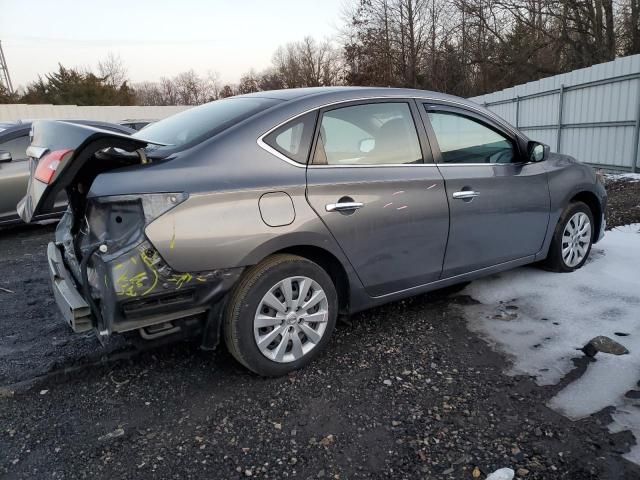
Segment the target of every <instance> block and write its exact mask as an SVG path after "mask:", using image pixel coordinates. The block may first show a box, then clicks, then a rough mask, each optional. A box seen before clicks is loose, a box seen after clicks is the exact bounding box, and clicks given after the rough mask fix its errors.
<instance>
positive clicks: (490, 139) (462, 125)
mask: <svg viewBox="0 0 640 480" xmlns="http://www.w3.org/2000/svg"><path fill="white" fill-rule="evenodd" d="M428 113H429V121H430V122H431V126H432V127H433V130H434V132H435V134H436V140H437V141H438V145H439V146H440V153H441V154H442V162H443V163H513V162H514V161H516V160H515V159H516V155H515V150H514V148H513V143H512V142H511V141H510V140H509V139H508V138H507V137H505V136H504V135H502V134H500V133H498V132H496V131H495V130H492V129H490V128H489V127H486V126H485V125H483V124H481V123H480V122H477V121H475V120H472V119H471V118H469V117H465V116H462V115H458V114H455V113H450V112H428Z"/></svg>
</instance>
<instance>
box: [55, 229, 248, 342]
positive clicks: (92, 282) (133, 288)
mask: <svg viewBox="0 0 640 480" xmlns="http://www.w3.org/2000/svg"><path fill="white" fill-rule="evenodd" d="M63 252H64V249H63V247H62V246H61V245H58V244H56V243H53V242H51V243H49V245H48V247H47V257H48V263H49V274H50V278H51V285H52V288H53V292H54V296H55V299H56V303H57V304H58V308H59V309H60V311H61V313H62V315H63V317H64V319H65V321H66V323H67V324H68V325H69V326H70V327H71V328H72V329H73V331H75V332H86V331H89V330H95V331H96V333H97V334H98V338H103V337H107V336H109V335H110V334H111V333H122V332H127V331H131V330H141V329H146V328H149V327H153V326H155V325H168V324H170V323H171V322H175V321H182V320H185V319H194V318H198V317H202V316H203V314H205V313H206V312H207V311H209V310H210V309H211V307H212V306H214V305H215V304H217V303H218V302H220V301H221V300H222V299H223V298H224V296H225V295H226V294H227V292H228V291H229V290H230V289H231V288H232V287H233V285H234V284H235V283H236V281H237V280H238V278H239V276H240V274H241V273H242V271H243V269H242V268H236V269H227V270H218V271H212V272H199V273H196V272H191V273H189V272H185V273H181V274H179V273H177V272H175V271H173V270H171V269H170V267H168V266H167V265H166V264H164V262H163V261H162V259H160V257H159V255H158V254H157V252H155V250H153V248H152V247H151V246H150V244H148V243H145V244H144V245H139V246H138V248H133V249H131V250H130V251H129V252H127V253H126V254H121V255H118V256H116V258H109V257H108V255H103V254H101V253H99V252H94V253H93V254H91V259H90V261H89V262H88V263H89V264H90V267H89V270H90V273H89V275H88V277H89V291H90V292H91V298H90V299H87V298H86V296H85V295H84V293H85V286H84V284H83V283H82V282H81V281H79V280H78V277H80V278H82V275H75V276H74V274H73V273H72V271H71V270H70V268H69V266H68V265H67V263H66V262H65V256H64V253H63ZM141 252H146V254H147V255H149V257H145V256H144V255H145V254H142V253H141ZM136 258H137V259H138V260H139V261H136ZM76 263H77V262H76ZM202 318H204V317H202ZM178 330H179V328H178Z"/></svg>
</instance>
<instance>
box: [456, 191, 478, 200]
mask: <svg viewBox="0 0 640 480" xmlns="http://www.w3.org/2000/svg"><path fill="white" fill-rule="evenodd" d="M478 195H480V192H474V191H473V190H462V191H461V192H453V198H457V199H460V200H465V199H470V198H475V197H477V196H478Z"/></svg>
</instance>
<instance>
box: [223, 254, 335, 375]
mask: <svg viewBox="0 0 640 480" xmlns="http://www.w3.org/2000/svg"><path fill="white" fill-rule="evenodd" d="M337 308H338V298H337V294H336V289H335V286H334V284H333V282H332V280H331V277H329V275H328V274H327V272H326V271H325V270H323V269H322V268H321V267H320V266H319V265H317V264H316V263H314V262H312V261H310V260H307V259H305V258H302V257H298V256H295V255H284V254H283V255H274V256H272V257H269V258H267V259H266V260H264V261H263V262H261V263H260V264H258V265H256V266H254V267H252V268H251V269H250V270H249V271H247V272H246V274H245V275H244V276H243V278H242V280H241V281H240V282H239V284H238V285H237V286H236V288H235V289H234V290H233V292H232V294H231V297H230V299H229V304H228V306H227V309H226V312H225V318H224V325H223V329H224V335H225V341H226V344H227V348H228V349H229V351H230V352H231V354H232V355H233V356H234V357H235V358H236V360H238V361H239V362H240V363H242V364H243V365H244V366H246V367H247V368H249V369H250V370H252V371H254V372H255V373H258V374H260V375H264V376H277V375H284V374H286V373H288V372H290V371H292V370H297V369H299V368H301V367H303V366H305V365H307V364H308V363H309V362H310V361H311V360H313V359H314V358H315V357H316V356H317V355H318V354H319V353H320V352H321V351H322V350H323V349H324V348H325V346H326V345H327V342H328V341H329V337H330V336H331V333H332V332H333V329H334V327H335V323H336V315H337Z"/></svg>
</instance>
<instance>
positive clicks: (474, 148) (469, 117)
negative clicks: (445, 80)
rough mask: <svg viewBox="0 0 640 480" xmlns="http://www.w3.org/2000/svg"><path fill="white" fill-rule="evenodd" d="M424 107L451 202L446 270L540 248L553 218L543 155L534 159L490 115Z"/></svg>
mask: <svg viewBox="0 0 640 480" xmlns="http://www.w3.org/2000/svg"><path fill="white" fill-rule="evenodd" d="M423 108H426V112H427V115H426V118H425V122H426V123H427V130H428V131H430V135H431V138H432V140H433V141H432V145H433V144H435V145H433V147H434V148H433V150H434V157H435V158H436V162H437V164H438V168H439V169H440V172H441V173H442V176H443V177H444V179H445V184H446V190H447V196H448V199H449V206H450V215H451V224H450V232H449V242H448V245H447V253H446V256H445V261H444V269H443V273H442V276H443V278H447V277H452V276H455V275H459V274H462V273H466V272H470V271H473V270H478V269H480V268H484V267H489V266H493V265H498V264H500V263H504V262H508V261H510V260H517V259H520V258H523V257H527V256H529V255H534V254H536V253H538V252H539V251H540V249H541V248H542V244H543V242H544V238H545V232H546V231H547V224H548V222H549V187H548V184H547V175H546V172H545V168H544V165H543V163H541V162H539V163H529V162H528V161H527V159H526V157H525V155H524V152H522V151H521V147H520V145H519V143H518V141H517V139H516V138H515V137H514V136H512V135H511V134H510V133H509V132H507V131H506V130H505V129H502V128H501V127H500V125H497V124H494V123H492V122H491V120H490V119H487V118H485V117H484V116H480V115H477V114H474V113H473V112H470V111H466V110H462V109H457V108H453V107H451V108H449V107H443V106H430V105H424V106H423ZM434 137H435V138H434Z"/></svg>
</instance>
